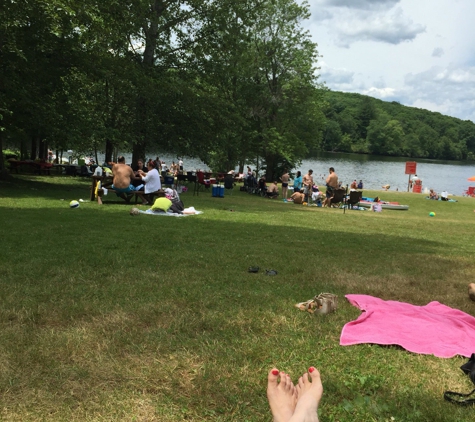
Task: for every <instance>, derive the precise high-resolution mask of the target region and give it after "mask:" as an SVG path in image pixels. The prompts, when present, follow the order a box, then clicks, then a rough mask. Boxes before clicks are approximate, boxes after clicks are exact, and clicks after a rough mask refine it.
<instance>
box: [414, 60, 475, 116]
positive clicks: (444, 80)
mask: <svg viewBox="0 0 475 422" xmlns="http://www.w3.org/2000/svg"><path fill="white" fill-rule="evenodd" d="M405 84H406V88H405V97H406V98H405V103H406V104H407V105H413V106H415V107H425V108H428V109H430V110H433V111H440V112H441V113H444V114H448V115H451V116H455V117H459V118H461V119H464V120H465V119H470V120H475V67H474V66H472V67H456V66H454V65H450V66H448V67H446V68H439V67H432V68H430V69H429V70H426V71H424V72H420V73H417V74H408V75H406V77H405Z"/></svg>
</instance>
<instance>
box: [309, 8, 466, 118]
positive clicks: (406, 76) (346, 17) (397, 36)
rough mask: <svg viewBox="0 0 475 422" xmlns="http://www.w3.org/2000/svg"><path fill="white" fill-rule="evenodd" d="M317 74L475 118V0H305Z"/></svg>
mask: <svg viewBox="0 0 475 422" xmlns="http://www.w3.org/2000/svg"><path fill="white" fill-rule="evenodd" d="M309 3H310V10H311V13H312V17H311V19H310V20H309V21H307V22H305V24H304V26H305V28H306V29H308V30H309V31H310V33H311V35H312V39H313V41H314V42H316V43H317V44H318V51H319V53H320V55H321V56H322V57H320V59H319V62H318V65H319V66H320V75H321V76H320V82H325V84H326V85H327V86H328V87H329V88H330V89H333V90H336V91H344V92H357V93H360V94H365V95H370V96H372V97H375V98H380V99H382V100H385V101H399V102H400V103H401V104H404V105H407V106H412V107H418V108H425V109H428V110H432V111H438V112H440V113H442V114H447V115H449V116H454V117H458V118H460V119H463V120H471V121H473V122H475V19H474V18H475V1H474V0H432V1H428V0H309Z"/></svg>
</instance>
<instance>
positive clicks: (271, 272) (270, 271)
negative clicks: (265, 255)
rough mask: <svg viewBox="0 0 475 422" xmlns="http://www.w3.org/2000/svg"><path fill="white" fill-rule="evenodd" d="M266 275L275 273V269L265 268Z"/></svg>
mask: <svg viewBox="0 0 475 422" xmlns="http://www.w3.org/2000/svg"><path fill="white" fill-rule="evenodd" d="M266 275H277V271H276V270H266Z"/></svg>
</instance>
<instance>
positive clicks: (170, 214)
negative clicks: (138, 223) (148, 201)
mask: <svg viewBox="0 0 475 422" xmlns="http://www.w3.org/2000/svg"><path fill="white" fill-rule="evenodd" d="M185 209H186V208H185ZM140 214H148V215H161V216H165V217H190V216H192V215H199V214H203V211H197V210H195V213H194V214H176V213H174V212H165V211H154V210H152V209H148V210H147V211H142V210H140Z"/></svg>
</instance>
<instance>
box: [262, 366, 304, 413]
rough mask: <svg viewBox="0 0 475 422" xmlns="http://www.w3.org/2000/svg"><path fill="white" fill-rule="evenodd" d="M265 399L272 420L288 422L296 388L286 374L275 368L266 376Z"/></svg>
mask: <svg viewBox="0 0 475 422" xmlns="http://www.w3.org/2000/svg"><path fill="white" fill-rule="evenodd" d="M279 379H280V382H279ZM267 399H268V400H269V406H270V410H271V412H272V416H273V418H274V422H288V421H289V420H290V418H291V417H292V415H293V413H294V410H295V405H296V403H297V390H296V388H295V386H294V384H293V383H292V380H291V379H290V376H289V375H288V374H286V373H285V372H279V370H278V369H276V368H273V369H272V370H271V371H270V372H269V375H268V377H267Z"/></svg>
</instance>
